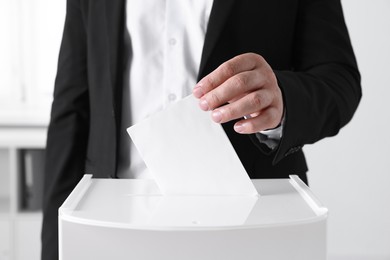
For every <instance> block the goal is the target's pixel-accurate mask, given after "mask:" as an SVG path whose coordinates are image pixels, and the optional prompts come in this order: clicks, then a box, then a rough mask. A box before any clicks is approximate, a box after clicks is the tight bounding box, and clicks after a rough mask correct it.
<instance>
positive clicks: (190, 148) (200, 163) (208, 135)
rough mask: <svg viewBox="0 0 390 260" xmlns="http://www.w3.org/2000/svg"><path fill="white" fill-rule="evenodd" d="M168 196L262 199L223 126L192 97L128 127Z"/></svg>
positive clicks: (149, 167) (158, 182) (160, 186)
mask: <svg viewBox="0 0 390 260" xmlns="http://www.w3.org/2000/svg"><path fill="white" fill-rule="evenodd" d="M128 133H129V135H130V137H131V139H132V140H133V142H134V144H135V146H136V147H137V149H138V151H139V153H140V155H141V157H142V158H143V160H144V161H145V164H146V166H147V167H148V169H149V171H150V172H151V174H152V175H153V176H154V178H155V180H156V182H157V184H158V186H159V188H160V189H161V191H162V193H163V194H166V195H252V196H253V195H257V191H256V189H255V187H254V186H253V184H252V182H251V180H250V178H249V176H248V174H247V173H246V171H245V169H244V167H243V165H242V164H241V161H240V160H239V158H238V156H237V154H236V152H235V150H234V148H233V146H232V145H231V143H230V141H229V139H228V137H227V136H226V134H225V131H224V130H223V128H222V126H221V125H220V124H216V123H214V122H213V121H212V120H211V118H210V112H204V111H202V110H201V109H200V108H199V106H198V101H197V100H196V99H195V98H194V97H193V96H192V95H190V96H188V97H186V98H184V99H182V100H180V101H178V102H176V103H174V104H172V105H171V106H169V107H168V108H167V109H165V110H163V111H161V112H158V113H156V114H154V115H152V116H150V117H148V118H147V119H145V120H143V121H141V122H140V123H138V124H135V125H133V126H131V127H130V128H128Z"/></svg>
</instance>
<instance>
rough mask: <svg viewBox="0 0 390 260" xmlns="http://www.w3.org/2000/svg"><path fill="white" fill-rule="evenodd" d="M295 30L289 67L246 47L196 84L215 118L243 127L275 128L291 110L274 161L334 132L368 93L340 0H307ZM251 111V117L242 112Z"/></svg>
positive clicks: (253, 130) (246, 129) (242, 129)
mask: <svg viewBox="0 0 390 260" xmlns="http://www.w3.org/2000/svg"><path fill="white" fill-rule="evenodd" d="M294 33H295V36H294V40H295V42H294V45H293V46H291V48H292V49H293V53H294V57H293V61H292V66H291V69H290V70H288V71H273V70H272V68H271V67H270V66H269V64H268V63H267V61H266V60H265V59H264V58H263V57H261V56H260V55H258V54H254V53H246V54H243V55H239V56H237V57H234V58H233V59H231V60H229V61H227V62H225V63H223V64H222V65H221V66H220V67H218V68H217V69H216V70H215V71H213V72H212V73H210V74H209V75H207V76H206V77H204V78H203V79H202V80H201V81H200V82H199V83H198V84H197V86H196V87H195V88H194V95H195V96H196V97H198V98H200V106H201V108H202V109H203V110H214V111H213V113H212V116H213V120H214V121H216V122H219V123H224V122H227V121H230V120H233V119H236V118H242V119H241V120H239V121H238V122H237V123H236V124H235V130H236V132H239V133H242V134H251V133H256V132H259V131H262V130H265V129H271V128H274V127H275V126H277V125H278V124H279V123H280V120H281V118H282V114H283V110H284V109H285V111H286V121H285V124H284V129H283V137H282V139H281V142H280V144H279V147H278V149H277V152H276V153H275V157H274V163H277V162H278V161H280V160H281V159H282V158H283V157H285V156H288V155H289V154H291V153H294V152H296V151H298V150H299V149H300V148H301V147H302V146H303V145H304V144H308V143H314V142H316V141H318V140H320V139H321V138H324V137H326V136H332V135H335V134H336V133H337V132H338V131H339V129H340V128H341V127H342V126H344V125H345V124H346V123H347V122H348V121H349V120H350V119H351V118H352V115H353V113H354V111H355V110H356V108H357V105H358V103H359V100H360V97H361V89H360V75H359V72H358V69H357V65H356V61H355V58H354V54H353V51H352V47H351V44H350V41H349V36H348V32H347V29H346V27H345V23H344V18H343V14H342V9H341V5H340V2H339V1H338V0H309V1H302V2H300V4H299V11H298V14H297V21H296V26H295V32H294ZM226 103H227V104H226ZM225 104H226V105H225ZM248 114H249V115H251V118H249V119H243V117H244V116H245V115H248ZM252 139H253V138H252Z"/></svg>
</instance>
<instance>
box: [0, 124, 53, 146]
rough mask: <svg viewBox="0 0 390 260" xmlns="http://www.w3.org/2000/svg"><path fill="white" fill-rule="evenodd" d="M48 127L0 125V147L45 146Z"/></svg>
mask: <svg viewBox="0 0 390 260" xmlns="http://www.w3.org/2000/svg"><path fill="white" fill-rule="evenodd" d="M46 133H47V129H46V127H0V148H10V147H16V148H43V147H44V146H45V144H46Z"/></svg>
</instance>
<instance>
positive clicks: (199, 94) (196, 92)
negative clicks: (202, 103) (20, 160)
mask: <svg viewBox="0 0 390 260" xmlns="http://www.w3.org/2000/svg"><path fill="white" fill-rule="evenodd" d="M192 94H193V95H194V96H195V97H196V98H200V97H202V96H203V91H202V89H201V88H200V87H199V86H196V87H195V88H194V89H193V90H192Z"/></svg>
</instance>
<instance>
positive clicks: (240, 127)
mask: <svg viewBox="0 0 390 260" xmlns="http://www.w3.org/2000/svg"><path fill="white" fill-rule="evenodd" d="M234 131H236V132H237V133H242V132H244V126H243V125H242V124H235V125H234Z"/></svg>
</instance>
